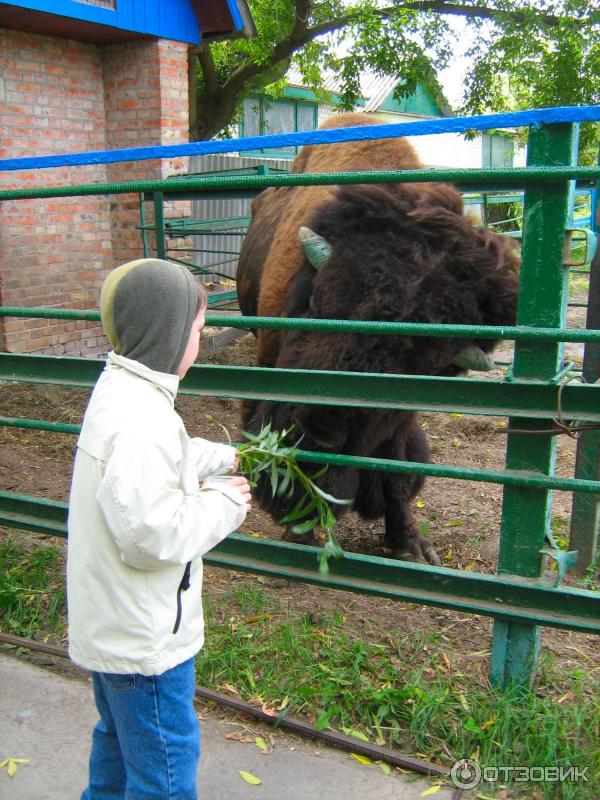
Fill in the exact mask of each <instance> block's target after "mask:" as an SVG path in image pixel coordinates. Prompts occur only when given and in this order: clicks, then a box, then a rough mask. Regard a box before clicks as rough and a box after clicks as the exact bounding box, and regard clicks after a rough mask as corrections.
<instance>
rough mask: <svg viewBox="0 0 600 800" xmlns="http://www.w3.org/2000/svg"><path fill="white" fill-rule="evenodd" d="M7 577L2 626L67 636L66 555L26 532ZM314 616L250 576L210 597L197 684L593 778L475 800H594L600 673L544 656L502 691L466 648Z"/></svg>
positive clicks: (328, 724) (509, 762)
mask: <svg viewBox="0 0 600 800" xmlns="http://www.w3.org/2000/svg"><path fill="white" fill-rule="evenodd" d="M0 567H1V568H2V571H1V573H0V628H1V629H2V630H3V631H5V632H10V633H16V634H17V635H20V636H35V637H36V638H40V637H42V638H46V637H54V638H56V637H59V638H61V639H62V638H63V637H64V634H65V616H64V614H65V605H64V589H63V572H64V565H63V561H62V554H61V551H60V550H59V548H56V547H52V546H50V547H48V546H45V545H44V546H42V547H40V546H39V543H36V549H33V550H32V549H31V548H28V547H26V546H25V545H24V544H23V542H22V541H21V540H20V539H19V537H18V535H16V536H14V537H8V538H6V539H5V540H4V541H3V542H2V543H0ZM317 614H321V612H320V611H319V609H318V608H315V609H312V610H311V611H310V612H307V613H302V612H301V610H299V609H298V608H297V607H296V605H295V604H291V603H289V601H288V603H284V604H282V603H279V602H278V601H277V600H276V599H274V598H273V596H272V595H271V594H270V593H269V591H268V579H265V578H252V579H248V578H244V579H242V580H240V581H239V582H236V583H234V584H233V586H231V587H230V588H228V589H227V591H225V592H224V593H223V594H222V595H221V596H220V597H219V598H218V599H216V600H213V601H212V602H211V601H209V600H208V598H207V599H206V601H205V616H206V629H207V630H206V645H205V648H204V649H203V651H202V653H201V654H200V655H199V657H198V659H197V670H198V681H199V683H201V684H202V685H204V686H207V687H210V688H212V689H215V690H217V691H219V690H221V691H222V690H224V689H225V687H227V690H228V691H231V690H232V689H233V690H234V691H235V692H237V693H238V694H239V696H240V697H242V698H243V699H245V700H248V701H254V702H256V701H258V702H261V703H266V704H267V705H268V706H269V707H270V708H271V709H273V710H274V712H275V713H288V714H290V715H291V716H295V717H302V718H304V719H307V720H309V721H311V722H312V723H314V724H315V725H316V727H317V728H320V729H325V728H333V729H336V730H340V731H342V732H345V733H349V734H351V735H355V736H359V737H365V738H368V740H369V741H372V742H374V743H376V744H380V745H383V746H392V747H394V748H397V749H399V750H402V751H404V752H406V753H413V754H414V753H416V754H418V755H419V756H420V757H423V758H426V759H428V760H431V761H435V762H436V763H440V764H443V765H445V766H448V767H449V766H451V765H452V763H453V762H454V761H456V760H458V759H460V758H474V759H476V760H477V761H479V763H480V764H482V765H485V766H487V767H493V766H504V767H516V766H537V767H545V766H552V767H565V768H568V767H569V766H577V767H579V768H580V769H584V768H587V771H588V772H587V774H588V776H589V779H590V782H589V783H583V782H577V783H574V782H565V783H562V784H534V783H531V784H520V785H516V784H514V785H512V786H510V787H509V789H508V790H506V791H508V794H506V793H504V794H503V791H505V790H502V789H501V788H500V787H499V786H498V785H482V786H480V787H479V794H478V795H476V796H478V797H480V798H485V797H488V798H500V797H523V798H525V797H526V798H529V799H530V800H584V799H585V800H588V798H589V797H591V796H593V790H592V788H591V787H592V786H593V785H596V784H597V783H598V781H600V749H599V746H598V742H599V741H600V685H599V682H598V668H597V667H594V666H593V665H591V664H589V662H588V665H587V666H585V668H582V667H580V668H577V669H573V668H570V669H565V668H564V667H561V665H560V664H558V662H557V661H556V659H555V657H554V656H553V655H552V654H551V653H549V652H546V653H545V654H544V656H543V658H542V661H541V665H540V671H539V679H538V682H537V686H536V688H535V690H533V691H526V692H523V691H521V692H516V691H514V692H504V693H497V692H495V691H494V690H493V689H492V687H490V685H489V684H488V683H487V680H486V677H485V670H486V669H487V655H488V654H487V651H485V652H484V651H480V652H477V653H465V652H464V651H465V646H464V645H462V644H461V641H460V639H457V640H456V641H455V642H452V641H450V640H449V639H448V637H447V636H445V635H442V634H441V633H437V632H433V631H423V630H418V629H417V630H414V631H411V632H409V633H407V632H406V631H398V630H394V629H393V627H391V626H390V627H389V628H387V629H385V630H382V629H381V627H378V626H377V625H375V624H372V625H371V626H369V625H368V624H366V625H361V634H360V635H358V633H357V632H356V631H354V630H353V629H352V628H351V626H350V625H349V620H348V619H347V618H346V616H345V613H344V611H343V610H334V611H331V612H328V613H327V614H326V615H323V616H317ZM365 622H367V623H368V620H365ZM465 656H470V658H465ZM465 664H467V665H468V666H464V665H465ZM463 670H464V671H463ZM365 768H366V767H365Z"/></svg>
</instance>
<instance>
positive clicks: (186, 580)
mask: <svg viewBox="0 0 600 800" xmlns="http://www.w3.org/2000/svg"><path fill="white" fill-rule="evenodd" d="M191 569H192V562H191V561H188V562H187V564H186V565H185V570H184V571H183V577H182V579H181V582H180V583H179V586H178V587H177V617H176V618H175V627H174V628H173V633H177V631H178V630H179V626H180V625H181V593H182V592H187V590H188V589H189V588H190V572H191Z"/></svg>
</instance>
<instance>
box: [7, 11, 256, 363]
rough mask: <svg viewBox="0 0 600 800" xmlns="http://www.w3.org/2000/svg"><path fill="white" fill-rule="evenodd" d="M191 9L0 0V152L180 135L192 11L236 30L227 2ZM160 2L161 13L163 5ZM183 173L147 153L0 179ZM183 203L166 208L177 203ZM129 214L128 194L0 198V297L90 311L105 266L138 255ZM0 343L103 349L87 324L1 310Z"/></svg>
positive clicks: (40, 181) (24, 183)
mask: <svg viewBox="0 0 600 800" xmlns="http://www.w3.org/2000/svg"><path fill="white" fill-rule="evenodd" d="M25 6H26V7H25ZM198 6H199V2H197V0H163V2H162V3H158V0H119V3H118V4H115V2H114V0H85V1H84V2H78V1H77V0H54V2H49V0H37V2H36V0H26V2H25V0H23V2H21V1H20V0H14V2H10V3H3V2H0V159H2V158H18V157H22V156H42V155H54V154H64V153H74V152H81V151H87V150H111V149H118V148H122V147H139V146H145V145H159V144H178V143H182V142H186V141H187V139H188V77H187V72H188V52H187V51H188V47H189V46H190V45H193V44H197V43H198V42H199V40H200V35H201V32H200V20H201V21H202V23H203V25H202V31H203V33H204V34H206V33H207V31H208V35H210V34H211V33H218V35H220V36H221V37H222V36H223V35H235V34H236V33H241V32H243V29H244V22H243V21H241V20H240V17H239V14H238V15H237V19H234V16H235V14H233V13H232V10H233V11H235V9H236V8H237V6H235V5H234V4H233V0H205V2H204V3H203V4H202V6H203V16H202V15H201V16H200V18H199V17H198V16H197V14H196V12H197V11H198V10H199V9H198ZM32 7H34V8H32ZM161 7H162V10H161ZM165 7H167V8H168V7H170V8H168V10H169V11H171V12H172V13H170V14H169V15H165V14H164V10H165ZM211 9H212V10H213V12H215V13H213V15H212V17H211V15H210V14H207V11H210V10H211ZM50 11H51V13H49V12H50ZM128 11H129V12H130V13H129V14H128V13H126V12H128ZM216 11H220V12H221V13H220V16H219V14H216ZM225 11H227V12H230V13H229V16H228V17H227V15H225V17H226V18H225V22H223V17H224V14H225ZM59 12H60V15H59ZM141 12H143V13H141ZM159 12H161V13H159ZM135 20H141V22H136V21H135ZM186 170H187V164H186V159H168V160H158V159H157V160H153V161H146V162H134V163H127V162H125V163H118V164H109V165H92V166H83V167H72V168H49V169H43V170H42V169H40V170H26V171H25V170H24V171H8V172H6V171H0V189H13V188H23V187H31V186H35V187H39V186H63V185H64V186H68V185H73V184H88V183H99V182H105V181H121V180H134V179H152V178H162V177H167V176H170V175H175V174H178V173H182V172H185V171H186ZM185 205H186V204H181V203H180V204H178V206H179V207H176V206H173V207H172V208H171V209H170V212H169V211H168V212H167V213H171V214H180V213H184V212H185V210H186V209H185V207H183V208H182V206H185ZM137 224H139V212H138V197H137V195H112V196H103V197H94V196H89V197H68V198H56V199H45V200H18V201H5V202H2V203H0V303H1V304H2V305H6V306H13V305H14V306H36V305H44V306H54V307H57V308H96V307H97V306H98V295H99V289H100V286H101V285H102V281H103V280H104V277H105V275H106V273H107V272H108V271H109V270H110V269H111V268H112V267H113V266H115V265H117V264H120V263H122V262H124V261H127V260H130V259H132V258H139V257H140V256H141V255H142V246H141V238H140V234H139V231H138V230H136V225H137ZM0 348H2V349H3V350H5V351H10V352H34V351H43V352H45V353H52V354H81V355H85V354H96V353H98V352H101V351H103V350H105V342H104V339H103V337H102V331H101V328H100V327H99V325H98V324H97V323H88V322H66V321H60V320H30V319H26V318H8V317H6V318H4V317H0Z"/></svg>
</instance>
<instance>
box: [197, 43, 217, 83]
mask: <svg viewBox="0 0 600 800" xmlns="http://www.w3.org/2000/svg"><path fill="white" fill-rule="evenodd" d="M193 52H195V54H196V55H197V56H198V63H199V64H200V71H201V72H202V77H203V79H204V86H205V88H206V93H207V94H208V95H213V94H215V92H217V91H218V90H219V89H220V86H219V79H218V77H217V71H216V69H215V62H214V59H213V57H212V53H211V52H210V47H209V46H208V45H206V44H202V45H200V47H197V48H194V51H193Z"/></svg>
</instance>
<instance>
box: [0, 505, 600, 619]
mask: <svg viewBox="0 0 600 800" xmlns="http://www.w3.org/2000/svg"><path fill="white" fill-rule="evenodd" d="M67 511H68V507H67V504H66V503H60V502H58V501H51V500H46V499H42V498H36V497H28V496H26V495H14V494H10V493H8V492H0V525H8V526H10V527H12V528H17V529H19V528H20V529H24V530H34V531H37V532H39V533H50V534H54V535H57V536H66V533H67V529H66V520H67ZM319 552H320V550H319V548H317V547H311V546H307V545H295V544H291V543H288V542H274V541H268V540H261V541H257V540H256V539H254V538H253V537H251V536H245V535H243V534H233V535H232V536H230V537H228V539H225V540H224V541H223V542H221V543H220V544H219V545H217V547H215V548H214V549H213V550H211V551H210V552H209V553H207V554H206V555H205V556H203V561H204V562H205V563H206V564H209V565H211V566H215V567H228V568H231V569H235V570H239V571H244V572H253V573H257V574H262V575H270V576H274V577H278V578H286V579H293V580H301V581H304V582H306V583H312V584H316V585H318V586H323V587H325V588H329V589H343V590H346V591H353V592H360V593H363V594H372V595H378V596H380V597H386V598H390V599H394V600H404V601H408V602H412V603H419V604H423V605H432V606H438V607H441V608H448V609H452V610H455V611H463V612H467V613H477V614H484V615H486V616H491V617H495V618H496V619H502V620H505V621H507V622H524V621H527V622H532V621H533V622H535V623H536V624H539V625H546V626H549V627H553V628H567V629H570V630H577V631H580V632H582V633H596V634H598V633H600V593H598V592H590V591H587V590H585V589H570V588H564V587H561V588H555V587H553V586H552V585H551V584H550V582H546V581H545V580H543V579H539V580H525V579H522V578H511V577H506V576H494V575H484V574H481V573H475V572H463V571H461V570H457V569H450V568H448V567H433V566H429V565H428V566H423V565H420V564H411V563H407V562H404V561H395V560H393V559H387V558H379V557H376V556H368V557H367V556H361V555H358V554H355V553H346V554H345V557H344V558H343V559H340V560H339V561H335V562H333V563H332V565H331V571H330V573H329V575H327V576H324V575H322V574H320V572H319V569H318V563H317V558H316V556H317V555H318V553H319Z"/></svg>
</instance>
